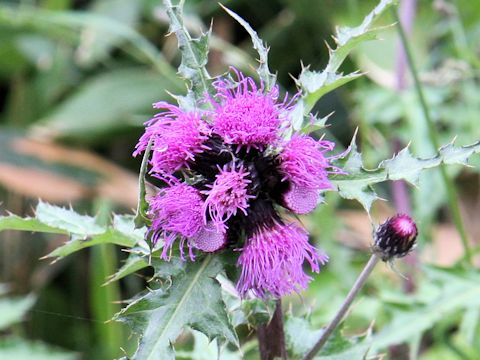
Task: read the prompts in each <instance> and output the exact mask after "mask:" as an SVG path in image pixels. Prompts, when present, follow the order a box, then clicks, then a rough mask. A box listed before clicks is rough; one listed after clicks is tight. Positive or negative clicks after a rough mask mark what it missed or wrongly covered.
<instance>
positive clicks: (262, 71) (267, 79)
mask: <svg viewBox="0 0 480 360" xmlns="http://www.w3.org/2000/svg"><path fill="white" fill-rule="evenodd" d="M220 6H221V7H222V8H223V9H224V10H225V11H226V12H227V13H228V15H230V16H231V17H232V18H234V19H235V20H236V21H237V22H238V23H239V24H240V25H242V26H243V28H244V29H245V30H246V31H247V32H248V34H249V35H250V37H251V38H252V43H253V47H254V49H255V50H257V52H258V56H259V57H260V58H259V59H258V61H259V63H260V65H259V66H258V69H257V72H258V75H259V76H260V79H261V80H262V81H263V83H264V84H265V87H266V89H267V90H269V89H271V88H272V87H273V86H274V85H275V81H276V78H277V77H276V75H274V74H272V73H271V72H270V69H269V68H268V50H269V49H268V48H267V47H266V46H265V44H264V43H263V41H262V39H260V38H259V37H258V34H257V32H256V31H255V30H253V28H252V27H251V26H250V24H249V23H247V22H246V21H245V20H244V19H242V17H240V16H239V15H238V14H236V13H235V12H233V11H232V10H230V9H228V8H227V7H225V6H223V5H222V4H220Z"/></svg>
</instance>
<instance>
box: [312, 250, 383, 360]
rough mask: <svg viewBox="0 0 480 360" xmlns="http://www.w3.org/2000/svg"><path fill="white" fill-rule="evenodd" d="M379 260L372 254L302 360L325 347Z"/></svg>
mask: <svg viewBox="0 0 480 360" xmlns="http://www.w3.org/2000/svg"><path fill="white" fill-rule="evenodd" d="M379 260H380V258H379V257H378V256H377V255H375V254H372V256H371V257H370V259H369V260H368V262H367V264H366V265H365V267H364V268H363V270H362V272H361V273H360V275H359V276H358V278H357V280H356V281H355V283H354V284H353V286H352V288H351V289H350V291H349V293H348V295H347V297H346V298H345V300H344V301H343V303H342V306H340V309H339V310H338V312H337V314H336V315H335V317H334V318H333V320H332V321H331V322H330V324H328V326H327V327H326V328H325V330H324V331H323V333H322V335H321V336H320V338H319V339H318V341H317V342H316V343H315V345H314V346H313V348H312V349H311V350H310V351H309V352H308V353H307V355H305V357H304V358H303V360H312V359H313V358H314V356H315V355H316V354H317V353H318V352H319V351H320V349H321V348H322V347H323V345H325V343H326V342H327V340H328V338H329V337H330V335H331V334H332V332H333V330H335V328H336V327H337V326H338V324H339V323H340V322H341V321H342V319H343V317H344V316H345V314H346V312H347V311H348V309H349V308H350V305H352V302H353V300H354V299H355V297H356V296H357V295H358V292H359V291H360V290H361V289H362V287H363V285H364V284H365V281H366V280H367V278H368V277H369V276H370V274H371V273H372V270H373V269H374V268H375V265H377V263H378V261H379Z"/></svg>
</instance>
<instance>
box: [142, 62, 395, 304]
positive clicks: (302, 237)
mask: <svg viewBox="0 0 480 360" xmlns="http://www.w3.org/2000/svg"><path fill="white" fill-rule="evenodd" d="M233 71H234V73H235V75H236V77H235V76H234V79H232V78H223V79H220V80H218V81H216V82H215V83H214V84H213V85H214V87H215V89H216V94H215V95H214V96H212V97H209V96H208V95H206V99H205V100H204V101H205V102H209V103H211V105H212V109H211V110H199V111H197V112H187V111H183V110H181V109H180V108H179V107H177V106H174V105H170V104H167V103H165V102H159V103H157V104H155V107H156V108H158V109H162V110H163V112H161V113H159V114H157V115H156V116H155V117H154V118H153V119H151V120H150V121H148V122H147V123H146V129H145V133H144V134H143V136H142V137H141V138H140V140H139V142H138V144H137V146H136V150H135V152H134V155H138V154H140V153H142V152H144V151H145V149H146V147H147V146H148V144H149V143H152V144H153V145H152V155H151V159H150V163H149V165H150V174H151V175H152V176H153V177H156V178H159V179H161V180H162V181H164V182H165V183H166V187H165V188H164V189H161V190H160V192H159V193H158V194H157V195H156V196H154V197H152V198H151V199H150V200H149V213H148V215H149V217H150V219H151V226H150V229H149V231H148V236H149V238H150V239H151V241H152V243H153V245H155V244H156V243H158V241H159V240H160V239H162V240H163V250H162V253H161V258H162V259H165V260H169V259H170V257H171V255H172V251H173V250H172V249H173V245H174V242H175V241H176V240H178V245H179V247H180V257H181V258H182V259H183V260H185V258H186V256H184V253H185V252H187V251H188V257H189V258H190V259H191V260H194V258H195V255H196V254H198V253H199V252H204V253H212V252H216V251H219V250H224V251H228V250H232V249H237V250H238V251H239V252H240V255H239V258H238V262H237V265H238V267H239V269H240V270H241V275H240V279H239V281H238V284H237V287H238V289H239V292H240V294H241V296H242V297H246V296H249V295H250V294H253V295H255V296H258V297H261V298H267V297H281V296H283V295H286V294H290V293H292V292H296V291H300V290H302V289H304V288H306V286H307V285H308V283H309V281H310V280H311V277H310V276H309V275H307V274H306V273H305V272H304V270H303V265H304V263H305V262H307V263H308V264H309V265H310V268H311V270H312V271H314V272H318V271H319V270H320V265H322V264H324V263H325V262H326V261H327V256H326V255H324V254H322V253H319V252H317V250H316V249H315V248H314V247H313V246H312V245H310V244H309V243H308V234H307V232H306V231H305V230H304V229H303V228H302V227H300V226H298V225H296V224H293V223H288V224H287V223H285V222H284V221H283V220H282V218H281V216H280V214H281V213H280V212H279V211H278V209H279V207H283V208H284V209H286V210H287V212H293V213H295V214H307V213H309V212H311V211H312V210H314V209H315V208H316V206H317V205H318V203H319V202H320V200H321V192H322V190H326V189H330V188H332V186H331V184H330V181H329V179H328V176H329V174H331V173H334V172H339V171H340V170H339V169H337V168H335V167H333V166H332V165H331V163H330V160H332V158H329V157H327V152H328V151H330V150H332V149H333V147H334V144H333V143H331V142H328V141H317V140H314V139H313V138H311V137H309V136H307V135H300V134H293V136H292V137H291V138H290V140H289V141H285V140H282V138H283V137H282V132H283V131H284V130H285V129H286V128H287V127H289V125H290V124H289V123H288V119H289V114H290V112H291V109H292V102H293V101H295V97H293V99H290V100H289V101H287V97H285V98H284V99H283V100H282V99H279V90H278V87H277V86H274V87H273V88H272V89H270V90H267V89H266V88H265V86H264V84H263V83H260V84H259V85H257V84H256V83H255V82H254V80H253V79H252V78H249V77H246V76H244V75H243V74H241V73H240V72H238V71H236V70H233ZM203 105H205V103H204V104H203ZM282 213H283V212H282ZM399 226H400V225H399ZM397 227H398V226H397ZM400 227H401V226H400ZM401 228H403V227H401ZM194 252H195V254H194Z"/></svg>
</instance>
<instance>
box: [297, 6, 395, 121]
mask: <svg viewBox="0 0 480 360" xmlns="http://www.w3.org/2000/svg"><path fill="white" fill-rule="evenodd" d="M395 3H396V1H395V0H381V1H380V3H379V4H378V5H377V6H376V7H375V8H374V9H373V10H372V11H371V12H370V13H369V14H368V15H367V16H366V17H365V19H364V20H363V22H362V24H360V25H359V26H357V27H354V28H350V27H341V28H338V29H337V32H336V35H335V36H334V40H335V43H336V45H337V46H336V48H335V49H334V50H332V49H329V55H330V56H329V61H328V64H327V66H326V67H325V69H324V70H323V71H321V72H318V71H311V70H309V68H308V67H305V68H303V69H302V72H301V74H300V77H299V79H298V80H297V81H296V82H297V85H298V86H299V87H300V88H301V89H302V97H301V100H302V102H301V103H300V102H299V103H297V105H296V106H300V107H301V110H303V114H302V115H303V116H305V115H307V114H308V113H310V111H311V110H312V108H313V106H314V105H315V104H316V103H317V101H318V100H319V99H320V98H321V97H322V96H323V95H325V94H326V93H328V92H330V91H332V90H335V89H336V88H338V87H339V86H341V85H344V84H346V83H347V82H349V81H352V80H354V79H356V78H358V77H359V76H361V74H360V73H358V72H353V73H351V74H347V75H343V74H342V73H338V72H337V71H338V69H339V68H340V66H341V65H342V63H343V61H344V60H345V58H346V57H347V56H348V54H349V53H350V52H351V51H352V50H353V49H354V48H355V46H357V45H358V44H360V43H362V42H364V41H367V40H373V39H375V38H376V33H377V32H378V31H379V30H380V29H381V28H372V25H373V23H374V22H375V20H377V19H378V18H379V17H380V16H381V15H382V14H383V13H384V12H385V10H386V9H388V8H389V7H390V6H392V5H393V4H395ZM296 113H297V118H296V119H292V121H293V122H294V123H296V124H298V123H300V124H303V122H304V119H303V118H299V116H301V114H300V111H297V112H296ZM305 121H308V119H307V120H305ZM297 126H298V125H297ZM299 129H301V128H299ZM299 129H297V128H295V130H299Z"/></svg>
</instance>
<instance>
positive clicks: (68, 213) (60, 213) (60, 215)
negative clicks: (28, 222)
mask: <svg viewBox="0 0 480 360" xmlns="http://www.w3.org/2000/svg"><path fill="white" fill-rule="evenodd" d="M35 215H36V218H37V219H38V220H39V221H40V222H41V223H43V224H46V225H48V226H51V227H54V228H58V229H62V230H65V231H66V232H67V233H71V234H75V235H79V236H80V237H88V236H92V235H98V234H101V233H103V232H105V227H103V226H101V225H98V224H97V223H96V219H95V218H94V217H91V216H87V215H80V214H78V213H76V212H75V211H73V209H66V208H63V207H59V206H54V205H50V204H47V203H44V202H42V201H40V202H39V203H38V205H37V208H36V210H35Z"/></svg>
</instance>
